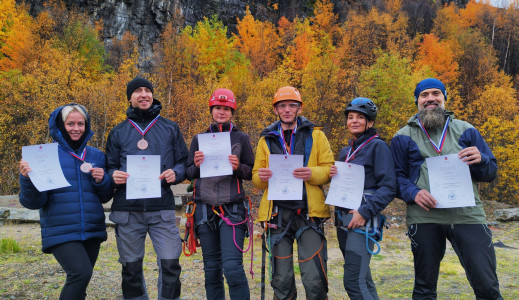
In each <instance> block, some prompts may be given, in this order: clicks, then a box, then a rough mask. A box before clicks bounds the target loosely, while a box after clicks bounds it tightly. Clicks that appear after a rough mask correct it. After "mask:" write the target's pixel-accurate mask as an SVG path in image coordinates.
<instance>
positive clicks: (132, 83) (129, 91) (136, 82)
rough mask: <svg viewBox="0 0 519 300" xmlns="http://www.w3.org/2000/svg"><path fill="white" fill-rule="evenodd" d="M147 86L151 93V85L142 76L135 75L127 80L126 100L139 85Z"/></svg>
mask: <svg viewBox="0 0 519 300" xmlns="http://www.w3.org/2000/svg"><path fill="white" fill-rule="evenodd" d="M142 86H143V87H147V88H149V89H150V90H151V92H152V93H153V85H152V84H151V82H149V81H148V80H146V79H144V78H142V77H139V76H137V77H135V78H134V79H133V80H132V81H130V82H128V85H127V86H126V96H127V97H128V100H130V98H131V97H132V94H133V91H135V90H136V89H138V88H140V87H142Z"/></svg>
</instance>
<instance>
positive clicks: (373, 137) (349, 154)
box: [346, 134, 378, 162]
mask: <svg viewBox="0 0 519 300" xmlns="http://www.w3.org/2000/svg"><path fill="white" fill-rule="evenodd" d="M377 137H378V134H375V135H374V136H372V137H370V138H369V139H367V140H365V141H364V143H362V144H360V146H358V147H357V149H355V151H353V153H351V149H352V147H350V150H349V151H348V155H346V162H349V161H350V160H351V159H352V158H353V157H355V154H356V153H357V152H359V150H360V148H362V147H364V146H366V144H367V143H369V142H370V141H371V140H373V139H375V138H377Z"/></svg>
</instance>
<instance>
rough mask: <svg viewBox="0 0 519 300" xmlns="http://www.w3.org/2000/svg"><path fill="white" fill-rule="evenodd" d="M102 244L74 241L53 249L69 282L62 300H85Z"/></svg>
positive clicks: (98, 241)
mask: <svg viewBox="0 0 519 300" xmlns="http://www.w3.org/2000/svg"><path fill="white" fill-rule="evenodd" d="M101 242H102V241H101V240H98V239H92V240H86V241H74V242H68V243H64V244H60V245H57V246H54V247H53V248H52V249H51V252H52V255H54V257H55V258H56V260H57V261H58V263H59V264H60V265H61V267H62V268H63V270H64V271H65V273H66V274H67V281H66V282H65V286H63V289H62V290H61V294H60V296H59V299H60V300H68V299H71V300H76V299H85V297H86V289H87V286H88V283H89V282H90V278H91V277H92V270H93V269H94V265H95V263H96V260H97V256H98V254H99V248H100V247H101Z"/></svg>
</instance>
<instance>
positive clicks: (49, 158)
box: [22, 143, 70, 192]
mask: <svg viewBox="0 0 519 300" xmlns="http://www.w3.org/2000/svg"><path fill="white" fill-rule="evenodd" d="M22 158H23V160H24V161H26V162H27V163H28V164H29V166H30V168H31V169H32V171H31V172H29V178H30V179H31V181H32V183H33V184H34V186H35V187H36V189H38V191H40V192H43V191H48V190H53V189H59V188H62V187H66V186H70V184H69V183H68V181H67V180H66V179H65V175H63V170H62V169H61V165H60V162H59V157H58V144H57V143H52V144H42V145H34V146H25V147H22Z"/></svg>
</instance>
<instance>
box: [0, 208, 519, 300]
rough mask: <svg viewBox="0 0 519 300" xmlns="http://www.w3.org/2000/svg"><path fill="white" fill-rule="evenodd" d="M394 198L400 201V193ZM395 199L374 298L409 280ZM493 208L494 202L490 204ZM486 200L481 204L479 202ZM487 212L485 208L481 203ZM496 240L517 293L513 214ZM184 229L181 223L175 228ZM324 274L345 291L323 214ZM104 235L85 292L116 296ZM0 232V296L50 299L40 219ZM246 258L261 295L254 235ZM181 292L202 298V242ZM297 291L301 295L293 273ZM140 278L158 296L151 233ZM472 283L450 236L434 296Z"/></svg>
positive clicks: (389, 295)
mask: <svg viewBox="0 0 519 300" xmlns="http://www.w3.org/2000/svg"><path fill="white" fill-rule="evenodd" d="M399 202H401V201H399ZM399 202H396V201H394V202H393V203H392V204H391V205H390V206H389V207H388V209H386V211H385V212H386V215H388V220H389V222H390V227H389V229H387V230H385V232H384V240H383V241H382V242H381V247H382V250H381V252H380V254H379V255H376V256H374V257H373V258H372V262H371V269H372V274H373V278H374V281H375V283H376V285H377V290H378V293H379V296H380V298H381V299H409V298H410V296H411V292H412V287H413V263H412V262H413V259H412V254H411V251H410V246H409V241H408V239H407V237H406V236H405V230H406V226H405V225H404V220H403V218H404V215H405V205H403V204H402V203H399ZM490 205H491V206H492V208H496V207H498V206H500V205H499V204H490ZM486 206H488V205H486ZM487 214H488V215H489V219H490V218H491V217H492V212H491V210H490V209H488V207H487ZM490 224H491V228H492V231H493V234H494V242H495V243H500V244H502V245H503V247H496V256H497V260H498V276H499V280H500V287H501V291H502V294H503V296H504V298H505V299H519V281H518V280H517V278H519V276H518V275H519V272H518V271H517V270H519V230H518V222H512V223H497V222H493V221H492V222H491V223H490ZM181 232H183V228H181ZM326 235H327V237H328V281H329V293H328V297H329V299H348V296H347V294H346V292H345V291H344V287H343V283H342V277H343V267H342V265H343V257H342V254H341V252H340V250H339V248H338V245H337V239H336V234H335V227H334V226H333V224H332V221H331V220H330V221H328V226H327V229H326ZM108 236H109V238H108V241H107V242H105V243H103V245H102V248H101V252H100V256H99V259H98V262H97V264H96V267H95V270H94V276H93V278H92V280H91V282H90V285H89V288H88V291H87V293H88V297H87V299H121V291H120V277H121V276H120V265H119V263H118V262H117V258H118V255H117V249H116V245H115V236H114V232H113V228H109V229H108ZM0 238H12V239H15V240H16V241H17V242H18V243H19V244H20V246H21V248H22V251H21V252H18V253H14V254H0V299H57V298H58V297H59V292H60V290H61V287H62V285H63V283H64V281H65V274H64V273H63V271H62V270H61V267H60V266H59V264H58V263H57V262H56V261H55V259H54V258H53V257H52V255H46V254H42V253H41V249H40V247H41V243H40V229H39V224H13V223H11V224H5V225H4V226H1V227H0ZM253 253H254V256H253V258H252V262H253V271H254V278H252V276H251V275H250V274H249V269H250V264H251V251H249V252H248V253H247V254H246V255H245V257H244V266H245V271H246V273H247V277H248V280H249V286H250V288H251V298H252V299H260V279H261V244H260V240H259V238H256V239H255V240H254V251H253ZM181 265H182V268H183V270H182V275H181V276H182V278H181V280H182V297H181V298H182V299H205V290H204V277H203V264H202V255H201V250H200V249H199V251H198V253H196V254H194V255H192V256H190V257H185V256H182V257H181ZM298 270H299V268H298V267H297V264H296V267H295V271H296V274H297V276H298V279H297V282H298V295H299V298H300V299H305V296H304V288H303V287H302V285H301V283H300V279H299V274H298ZM144 271H145V278H146V281H147V286H148V292H149V295H150V299H154V298H156V297H157V289H156V278H157V275H158V272H157V267H156V262H155V254H154V253H153V247H152V244H151V241H149V240H148V241H147V249H146V257H145V262H144ZM473 298H474V296H473V294H472V289H471V288H470V285H469V284H468V281H467V279H466V278H465V272H464V270H463V268H462V267H461V265H460V264H459V261H458V260H457V257H456V255H455V254H454V252H453V250H452V248H451V247H450V244H448V247H447V253H446V256H445V258H444V260H443V262H442V265H441V276H440V279H439V282H438V299H473ZM266 299H272V288H271V287H270V285H269V280H268V276H267V286H266Z"/></svg>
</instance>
